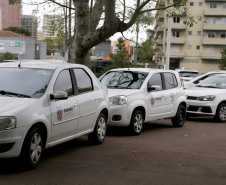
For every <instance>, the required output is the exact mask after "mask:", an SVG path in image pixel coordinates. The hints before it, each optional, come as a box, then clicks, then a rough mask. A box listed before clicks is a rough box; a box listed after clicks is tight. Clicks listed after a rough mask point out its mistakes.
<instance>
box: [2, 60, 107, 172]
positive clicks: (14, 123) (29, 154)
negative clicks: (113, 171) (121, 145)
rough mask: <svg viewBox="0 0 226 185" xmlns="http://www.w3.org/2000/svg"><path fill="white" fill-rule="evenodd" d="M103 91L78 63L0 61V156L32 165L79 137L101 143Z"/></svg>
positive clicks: (105, 117)
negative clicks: (42, 156)
mask: <svg viewBox="0 0 226 185" xmlns="http://www.w3.org/2000/svg"><path fill="white" fill-rule="evenodd" d="M108 102H109V99H108V94H107V88H106V87H105V86H103V85H102V84H101V83H100V82H99V81H98V80H97V78H96V77H95V75H94V74H93V73H92V72H91V71H90V70H89V69H88V68H87V67H86V66H83V65H77V64H68V63H59V62H58V63H56V62H47V61H43V62H40V61H39V62H21V63H19V62H10V63H3V64H0V158H11V157H20V158H21V161H22V162H23V166H26V167H28V168H35V167H37V165H38V163H39V161H40V158H41V155H42V151H43V150H44V149H46V148H49V147H52V146H55V145H58V144H60V143H63V142H66V141H69V140H71V139H74V138H76V137H79V136H81V135H85V134H88V138H89V140H90V141H91V142H93V143H95V144H100V143H102V142H103V141H104V138H105V135H106V122H107V119H108V112H109V111H108V107H109V106H108Z"/></svg>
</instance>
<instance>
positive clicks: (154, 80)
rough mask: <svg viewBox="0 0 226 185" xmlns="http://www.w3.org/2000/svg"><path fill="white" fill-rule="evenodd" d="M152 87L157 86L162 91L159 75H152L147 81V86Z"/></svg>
mask: <svg viewBox="0 0 226 185" xmlns="http://www.w3.org/2000/svg"><path fill="white" fill-rule="evenodd" d="M152 85H159V86H160V87H161V89H162V76H161V75H160V74H159V73H156V74H154V75H152V76H151V78H150V80H149V81H148V86H149V87H151V86H152Z"/></svg>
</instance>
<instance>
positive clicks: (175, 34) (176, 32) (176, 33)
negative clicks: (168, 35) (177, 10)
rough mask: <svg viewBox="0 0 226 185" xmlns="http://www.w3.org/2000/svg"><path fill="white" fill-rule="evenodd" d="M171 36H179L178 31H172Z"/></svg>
mask: <svg viewBox="0 0 226 185" xmlns="http://www.w3.org/2000/svg"><path fill="white" fill-rule="evenodd" d="M172 35H173V37H180V34H179V31H172Z"/></svg>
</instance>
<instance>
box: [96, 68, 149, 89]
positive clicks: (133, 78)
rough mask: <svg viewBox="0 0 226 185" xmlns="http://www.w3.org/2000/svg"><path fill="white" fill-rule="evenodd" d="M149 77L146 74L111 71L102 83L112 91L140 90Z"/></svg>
mask: <svg viewBox="0 0 226 185" xmlns="http://www.w3.org/2000/svg"><path fill="white" fill-rule="evenodd" d="M147 76H148V73H145V72H136V71H111V72H108V73H106V74H105V75H104V76H103V77H102V78H101V79H100V81H101V83H103V84H105V85H106V86H107V87H108V88H110V89H139V88H140V87H141V85H142V84H143V82H144V80H145V79H146V77H147Z"/></svg>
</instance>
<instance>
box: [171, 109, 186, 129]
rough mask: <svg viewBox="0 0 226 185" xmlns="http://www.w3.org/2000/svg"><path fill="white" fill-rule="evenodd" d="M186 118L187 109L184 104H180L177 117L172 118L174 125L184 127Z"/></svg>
mask: <svg viewBox="0 0 226 185" xmlns="http://www.w3.org/2000/svg"><path fill="white" fill-rule="evenodd" d="M185 119H186V110H185V107H184V106H183V105H179V107H178V109H177V114H176V116H175V117H173V118H171V121H172V124H173V126H174V127H182V126H183V125H184V122H185Z"/></svg>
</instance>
